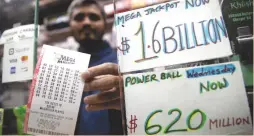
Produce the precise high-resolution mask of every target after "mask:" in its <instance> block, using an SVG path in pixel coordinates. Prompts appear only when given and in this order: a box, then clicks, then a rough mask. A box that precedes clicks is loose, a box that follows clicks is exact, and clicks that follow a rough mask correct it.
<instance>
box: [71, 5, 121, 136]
mask: <svg viewBox="0 0 254 136" xmlns="http://www.w3.org/2000/svg"><path fill="white" fill-rule="evenodd" d="M68 14H69V24H70V28H71V30H72V34H73V36H74V38H75V40H76V41H77V42H78V43H79V44H80V47H79V52H83V53H88V54H91V59H90V64H89V67H90V68H89V69H88V71H87V72H85V73H83V74H82V78H83V79H84V81H85V87H84V93H83V100H82V102H81V107H80V111H79V118H78V122H77V126H76V132H75V133H76V134H80V135H81V134H89V135H92V134H102V135H106V134H123V132H122V130H123V129H122V123H121V113H120V91H119V84H122V82H120V81H121V78H120V77H119V76H118V66H117V64H114V63H117V55H116V52H115V51H114V50H112V49H111V48H110V46H109V44H108V43H107V42H105V41H103V40H102V37H103V34H104V32H105V28H106V16H105V13H104V10H103V8H101V7H100V5H99V4H98V3H97V2H96V1H94V0H74V1H73V2H72V3H71V5H70V7H69V9H68Z"/></svg>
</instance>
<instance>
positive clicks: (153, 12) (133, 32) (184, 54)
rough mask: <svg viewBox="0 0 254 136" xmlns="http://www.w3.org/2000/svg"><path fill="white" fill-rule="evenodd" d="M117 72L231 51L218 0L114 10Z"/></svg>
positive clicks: (179, 0)
mask: <svg viewBox="0 0 254 136" xmlns="http://www.w3.org/2000/svg"><path fill="white" fill-rule="evenodd" d="M115 26H116V33H117V46H118V59H119V65H120V71H121V72H130V71H136V70H143V69H149V68H155V67H161V66H167V65H176V64H183V63H188V62H196V61H202V60H211V59H215V58H222V57H226V56H230V55H232V51H231V47H230V43H229V38H228V34H227V30H226V26H225V23H224V19H223V16H222V13H221V9H220V5H219V1H218V0H172V1H170V2H167V3H162V4H157V5H154V6H149V7H145V8H141V9H137V10H132V11H128V12H124V13H119V14H116V16H115Z"/></svg>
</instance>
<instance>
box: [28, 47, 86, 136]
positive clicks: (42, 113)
mask: <svg viewBox="0 0 254 136" xmlns="http://www.w3.org/2000/svg"><path fill="white" fill-rule="evenodd" d="M89 61H90V55H89V54H84V53H79V52H75V51H70V50H66V49H61V48H58V47H53V46H49V45H44V46H43V48H42V51H41V54H40V57H39V58H38V62H37V65H36V68H35V71H34V77H33V81H32V84H31V86H30V95H29V99H28V104H27V111H26V117H25V123H24V132H25V133H28V134H46V135H59V134H60V135H73V134H74V131H75V127H76V121H77V116H78V111H79V107H80V102H81V97H82V92H83V88H84V82H83V81H82V79H81V76H80V75H81V73H82V72H85V71H86V70H87V68H88V64H89Z"/></svg>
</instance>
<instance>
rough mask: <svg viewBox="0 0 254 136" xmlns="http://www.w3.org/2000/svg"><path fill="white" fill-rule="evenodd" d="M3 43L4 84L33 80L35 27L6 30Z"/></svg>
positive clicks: (2, 39) (28, 26) (26, 26)
mask: <svg viewBox="0 0 254 136" xmlns="http://www.w3.org/2000/svg"><path fill="white" fill-rule="evenodd" d="M1 42H2V44H4V56H3V77H2V82H3V83H8V82H16V81H25V80H31V79H32V78H33V70H34V59H35V58H34V53H35V52H34V25H33V24H31V25H25V26H20V27H16V28H13V29H9V30H6V31H5V32H4V33H3V35H2V37H1ZM0 44H1V43H0Z"/></svg>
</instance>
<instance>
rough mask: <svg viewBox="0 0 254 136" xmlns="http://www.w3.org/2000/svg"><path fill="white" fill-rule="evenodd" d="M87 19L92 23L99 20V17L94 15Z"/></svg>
mask: <svg viewBox="0 0 254 136" xmlns="http://www.w3.org/2000/svg"><path fill="white" fill-rule="evenodd" d="M89 19H90V20H92V21H98V20H100V19H101V18H100V16H99V15H96V14H90V15H89Z"/></svg>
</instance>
